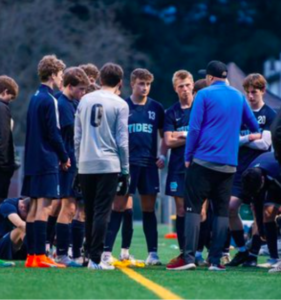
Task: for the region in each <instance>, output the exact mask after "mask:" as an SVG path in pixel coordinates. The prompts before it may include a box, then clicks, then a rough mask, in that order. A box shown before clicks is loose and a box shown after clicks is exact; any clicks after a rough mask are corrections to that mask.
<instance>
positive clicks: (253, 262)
mask: <svg viewBox="0 0 281 300" xmlns="http://www.w3.org/2000/svg"><path fill="white" fill-rule="evenodd" d="M257 264H258V258H257V257H256V256H253V255H251V254H250V255H249V256H248V258H247V260H246V261H244V263H243V265H242V266H243V267H246V268H247V267H250V268H253V267H256V266H257Z"/></svg>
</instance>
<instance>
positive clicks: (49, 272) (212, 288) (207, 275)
mask: <svg viewBox="0 0 281 300" xmlns="http://www.w3.org/2000/svg"><path fill="white" fill-rule="evenodd" d="M166 232H167V227H165V226H160V228H159V254H160V256H161V260H162V262H163V263H167V262H168V261H169V259H170V258H172V257H174V256H176V255H177V254H178V250H177V249H175V248H176V245H177V243H176V240H166V239H164V238H163V236H164V234H165V233H166ZM119 249H120V241H119V240H118V242H117V244H116V246H115V253H116V256H118V255H119ZM131 252H132V254H134V255H135V257H136V258H138V259H145V258H146V246H145V240H144V237H143V233H142V229H141V226H140V225H136V226H135V232H134V239H133V247H132V251H131ZM263 260H265V259H264V258H263V259H261V261H263ZM134 271H135V272H137V273H138V274H140V275H142V276H143V277H145V278H147V279H149V280H150V281H152V282H154V283H156V284H158V285H160V286H162V287H163V288H165V289H167V290H169V291H170V292H172V293H174V294H175V296H177V297H178V298H184V299H278V298H280V295H281V284H280V283H281V273H279V274H275V275H274V274H268V273H267V270H265V269H244V268H242V267H239V268H232V269H227V271H226V272H222V273H220V272H210V271H208V270H207V268H197V270H196V271H181V272H171V271H170V272H169V271H166V270H165V267H164V266H161V267H146V268H135V269H134ZM133 276H135V275H134V274H133ZM148 285H151V283H148ZM0 288H1V290H0V298H1V299H53V298H55V299H65V298H69V299H157V298H159V297H160V296H159V295H157V294H155V293H154V292H152V291H150V290H149V289H148V288H147V287H145V286H143V285H141V284H140V283H138V282H136V281H135V280H133V279H131V278H129V277H128V276H127V275H126V274H124V273H123V272H122V271H121V270H114V271H100V270H99V271H90V270H88V269H86V268H83V269H25V268H24V267H23V263H22V262H21V263H18V264H17V266H16V267H15V268H11V269H0ZM158 289H159V287H158ZM163 294H164V296H165V297H163V298H169V294H168V292H167V291H165V290H164V292H163Z"/></svg>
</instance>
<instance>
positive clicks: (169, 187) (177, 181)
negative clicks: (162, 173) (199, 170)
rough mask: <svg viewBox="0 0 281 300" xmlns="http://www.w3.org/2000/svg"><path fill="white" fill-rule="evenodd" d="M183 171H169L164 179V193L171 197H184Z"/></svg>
mask: <svg viewBox="0 0 281 300" xmlns="http://www.w3.org/2000/svg"><path fill="white" fill-rule="evenodd" d="M184 176H185V174H184V173H180V174H174V173H169V172H168V176H167V180H166V192H165V193H166V195H167V196H172V197H181V198H183V197H184Z"/></svg>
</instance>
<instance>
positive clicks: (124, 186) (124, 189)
mask: <svg viewBox="0 0 281 300" xmlns="http://www.w3.org/2000/svg"><path fill="white" fill-rule="evenodd" d="M130 182H131V177H130V175H129V174H122V173H120V174H119V175H118V186H117V193H116V195H117V196H125V195H127V194H128V193H129V186H130Z"/></svg>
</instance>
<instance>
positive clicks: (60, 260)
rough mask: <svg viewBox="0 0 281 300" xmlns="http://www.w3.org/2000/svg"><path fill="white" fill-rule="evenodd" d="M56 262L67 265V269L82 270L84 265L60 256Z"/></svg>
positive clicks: (65, 256)
mask: <svg viewBox="0 0 281 300" xmlns="http://www.w3.org/2000/svg"><path fill="white" fill-rule="evenodd" d="M56 262H57V263H59V264H62V265H65V266H66V267H67V268H81V267H83V266H82V264H79V263H78V262H76V261H75V260H72V259H70V258H69V257H68V256H67V255H61V256H58V258H57V259H56Z"/></svg>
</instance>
